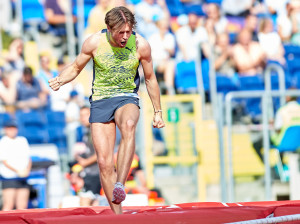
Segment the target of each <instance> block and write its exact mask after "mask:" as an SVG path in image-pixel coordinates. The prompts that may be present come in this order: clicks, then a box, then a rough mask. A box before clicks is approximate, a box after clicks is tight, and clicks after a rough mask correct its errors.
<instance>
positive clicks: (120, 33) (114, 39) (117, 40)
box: [108, 23, 132, 48]
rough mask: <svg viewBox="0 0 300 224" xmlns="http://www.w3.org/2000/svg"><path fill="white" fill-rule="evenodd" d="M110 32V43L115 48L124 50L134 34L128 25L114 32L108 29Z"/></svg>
mask: <svg viewBox="0 0 300 224" xmlns="http://www.w3.org/2000/svg"><path fill="white" fill-rule="evenodd" d="M108 30H109V32H110V34H111V38H110V41H111V43H112V44H113V45H114V46H115V47H121V48H124V47H125V46H126V44H127V41H128V39H129V37H130V35H131V34H132V27H131V26H130V25H129V24H128V23H125V24H124V25H123V26H122V27H121V28H119V29H116V30H112V29H110V28H109V27H108Z"/></svg>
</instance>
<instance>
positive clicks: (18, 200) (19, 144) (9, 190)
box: [0, 120, 31, 211]
mask: <svg viewBox="0 0 300 224" xmlns="http://www.w3.org/2000/svg"><path fill="white" fill-rule="evenodd" d="M4 132H5V135H4V136H3V137H2V138H1V140H0V161H1V164H0V174H1V176H2V177H3V178H5V180H3V181H2V199H3V207H2V210H4V211H7V210H12V209H14V208H16V209H26V208H27V206H28V200H29V185H28V184H27V180H26V178H27V177H28V175H29V173H30V170H31V159H30V152H29V150H30V148H29V144H28V142H27V140H26V138H24V137H21V136H17V135H18V127H17V123H16V122H15V121H14V120H8V121H7V122H6V123H4Z"/></svg>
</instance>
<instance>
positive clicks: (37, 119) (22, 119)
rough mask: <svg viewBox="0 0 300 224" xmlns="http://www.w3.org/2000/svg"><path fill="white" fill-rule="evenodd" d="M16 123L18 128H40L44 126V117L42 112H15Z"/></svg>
mask: <svg viewBox="0 0 300 224" xmlns="http://www.w3.org/2000/svg"><path fill="white" fill-rule="evenodd" d="M16 118H17V122H18V124H19V125H20V126H24V127H33V126H34V127H40V128H43V127H45V126H46V123H47V120H46V116H45V114H44V113H43V112H42V111H38V110H31V111H30V112H24V111H22V110H18V111H16Z"/></svg>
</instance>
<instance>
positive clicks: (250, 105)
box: [239, 75, 264, 118]
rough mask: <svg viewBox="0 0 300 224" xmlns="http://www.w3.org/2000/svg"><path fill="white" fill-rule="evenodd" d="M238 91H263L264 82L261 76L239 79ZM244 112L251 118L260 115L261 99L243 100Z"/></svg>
mask: <svg viewBox="0 0 300 224" xmlns="http://www.w3.org/2000/svg"><path fill="white" fill-rule="evenodd" d="M239 84H240V86H239V90H242V91H255V90H264V80H263V77H262V76H261V75H255V76H241V77H239ZM245 112H246V113H247V114H249V115H250V116H251V117H252V118H256V117H257V116H259V115H261V99H258V98H249V99H246V100H245Z"/></svg>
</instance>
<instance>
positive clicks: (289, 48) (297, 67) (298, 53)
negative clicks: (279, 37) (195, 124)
mask: <svg viewBox="0 0 300 224" xmlns="http://www.w3.org/2000/svg"><path fill="white" fill-rule="evenodd" d="M284 50H285V55H284V57H285V59H286V63H287V71H288V73H287V75H288V76H291V77H290V79H291V81H292V82H295V80H293V79H294V75H295V74H296V73H300V63H299V62H300V46H297V45H292V44H286V45H284Z"/></svg>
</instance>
